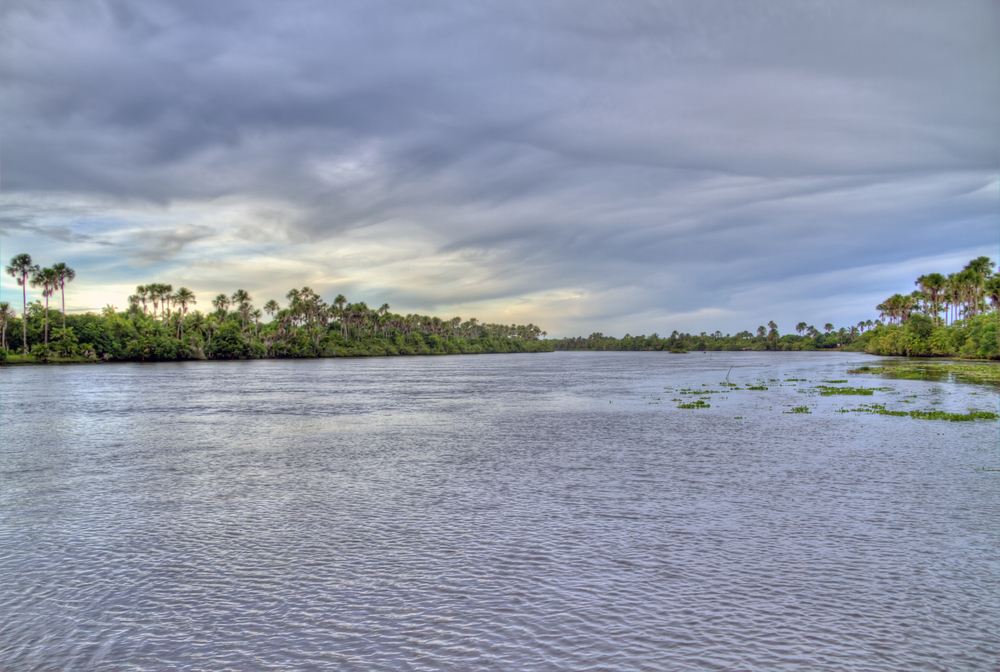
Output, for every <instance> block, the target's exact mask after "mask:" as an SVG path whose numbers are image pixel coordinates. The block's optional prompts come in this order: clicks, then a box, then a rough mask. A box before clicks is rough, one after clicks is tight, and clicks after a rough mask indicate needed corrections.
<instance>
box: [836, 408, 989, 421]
mask: <svg viewBox="0 0 1000 672" xmlns="http://www.w3.org/2000/svg"><path fill="white" fill-rule="evenodd" d="M839 412H840V413H868V414H870V415H891V416H897V417H907V416H909V417H911V418H915V419H917V420H948V421H950V422H971V421H973V420H996V419H997V418H998V417H1000V416H998V415H997V414H996V413H991V412H989V411H969V412H968V413H946V412H944V411H891V410H889V409H887V408H886V407H885V406H884V405H882V404H871V405H866V404H862V405H861V406H859V407H858V408H842V409H840V411H839Z"/></svg>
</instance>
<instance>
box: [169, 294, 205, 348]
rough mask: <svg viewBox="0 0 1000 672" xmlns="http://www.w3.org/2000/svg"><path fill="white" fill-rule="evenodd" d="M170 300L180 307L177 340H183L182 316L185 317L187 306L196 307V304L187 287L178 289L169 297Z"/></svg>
mask: <svg viewBox="0 0 1000 672" xmlns="http://www.w3.org/2000/svg"><path fill="white" fill-rule="evenodd" d="M170 300H171V301H173V302H174V304H176V305H178V306H180V307H181V319H180V320H179V324H178V330H177V338H180V339H183V338H184V316H185V315H187V311H188V304H191V305H197V303H198V302H197V301H196V300H195V296H194V292H192V291H191V290H190V289H188V288H187V287H180V288H178V290H177V291H176V292H175V293H174V295H173V296H172V297H170Z"/></svg>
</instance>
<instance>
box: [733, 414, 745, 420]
mask: <svg viewBox="0 0 1000 672" xmlns="http://www.w3.org/2000/svg"><path fill="white" fill-rule="evenodd" d="M742 419H743V416H742V415H734V416H733V420H742Z"/></svg>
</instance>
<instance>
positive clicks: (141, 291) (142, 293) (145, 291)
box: [135, 285, 149, 315]
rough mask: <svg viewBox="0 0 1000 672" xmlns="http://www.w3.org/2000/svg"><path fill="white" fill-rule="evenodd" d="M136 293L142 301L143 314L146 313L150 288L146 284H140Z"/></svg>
mask: <svg viewBox="0 0 1000 672" xmlns="http://www.w3.org/2000/svg"><path fill="white" fill-rule="evenodd" d="M135 295H136V297H137V298H138V299H139V301H141V302H142V314H143V315H145V314H146V298H147V297H148V296H149V288H148V287H146V285H138V286H137V287H136V288H135Z"/></svg>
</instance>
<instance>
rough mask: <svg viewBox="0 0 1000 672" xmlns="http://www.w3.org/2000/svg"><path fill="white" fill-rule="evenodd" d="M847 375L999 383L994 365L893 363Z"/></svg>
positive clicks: (997, 372) (870, 367)
mask: <svg viewBox="0 0 1000 672" xmlns="http://www.w3.org/2000/svg"><path fill="white" fill-rule="evenodd" d="M847 372H848V373H853V374H872V375H879V376H883V377H885V378H894V379H898V380H929V381H948V380H950V379H954V380H958V381H962V382H973V383H1000V366H997V365H996V364H959V363H957V362H919V363H917V362H893V363H890V364H883V365H881V366H859V367H858V368H856V369H849V370H848V371H847Z"/></svg>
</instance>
